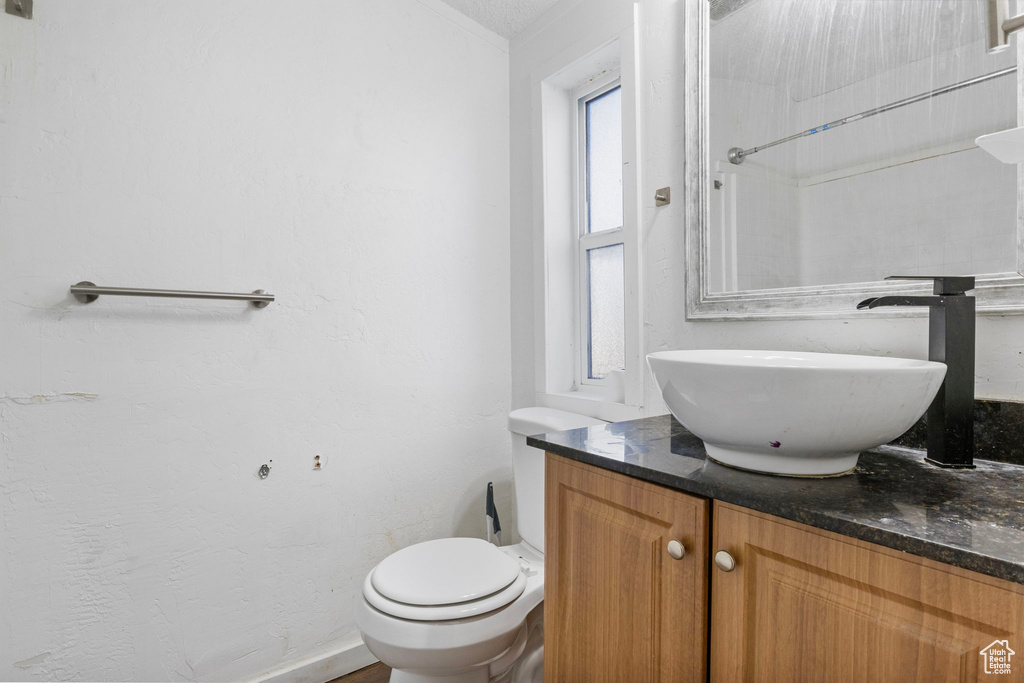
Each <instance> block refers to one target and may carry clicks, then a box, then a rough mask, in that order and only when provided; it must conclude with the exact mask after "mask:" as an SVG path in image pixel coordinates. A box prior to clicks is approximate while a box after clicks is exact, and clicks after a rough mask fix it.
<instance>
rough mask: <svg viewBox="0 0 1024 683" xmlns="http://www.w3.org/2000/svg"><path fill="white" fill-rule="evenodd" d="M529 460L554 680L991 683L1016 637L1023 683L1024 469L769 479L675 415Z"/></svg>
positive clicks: (560, 439) (559, 440) (890, 467)
mask: <svg viewBox="0 0 1024 683" xmlns="http://www.w3.org/2000/svg"><path fill="white" fill-rule="evenodd" d="M529 443H530V445H532V446H535V447H538V448H543V449H545V450H546V451H547V452H548V455H547V473H546V477H547V479H546V482H547V483H546V515H545V518H546V535H547V540H546V562H547V565H546V599H545V629H546V633H545V677H546V678H547V680H555V681H561V682H565V683H571V682H573V681H624V680H629V681H706V680H709V679H710V680H712V681H716V682H721V683H725V682H731V681H819V680H830V681H844V680H860V681H901V682H904V681H922V682H929V683H931V682H938V681H967V680H985V679H987V678H988V676H989V674H986V673H985V666H986V664H988V663H989V662H988V660H987V656H988V655H990V654H991V656H992V662H991V664H992V665H993V666H995V665H996V659H997V655H996V654H994V653H995V650H996V649H998V648H999V647H1002V646H1001V645H1000V644H999V643H995V641H1002V640H1006V641H1007V643H1008V648H1009V649H1011V650H1014V649H1015V650H1017V651H1019V652H1020V653H1021V654H1020V655H1016V656H1012V655H1011V656H1010V673H1008V674H1001V675H999V678H998V680H1009V681H1016V680H1024V650H1022V649H1021V648H1022V647H1024V467H1020V466H1016V465H1010V464H1004V463H993V462H986V461H978V466H977V468H976V469H974V470H971V471H949V470H943V469H939V468H936V467H933V466H931V465H928V464H926V463H924V462H922V461H921V454H920V453H919V452H914V451H910V450H908V449H897V448H892V447H883V448H881V449H878V450H877V451H869V452H866V453H864V454H862V456H861V461H860V464H859V465H858V467H857V470H856V471H855V472H854V473H853V474H850V475H847V476H845V477H837V478H831V479H798V478H782V477H770V476H765V475H758V474H753V473H748V472H743V471H739V470H735V469H730V468H726V467H723V466H721V465H718V464H716V463H714V462H713V461H709V460H707V459H706V456H705V455H704V449H703V445H702V443H701V441H700V440H699V439H697V438H696V437H695V436H693V435H692V434H690V433H689V432H687V431H686V430H685V429H684V428H683V427H682V426H681V425H679V424H678V423H677V422H676V421H675V420H673V419H672V418H671V417H670V416H660V417H654V418H647V419H643V420H634V421H630V422H621V423H616V424H610V425H607V426H601V427H591V428H589V429H579V430H574V431H569V432H560V433H557V434H551V435H542V436H538V437H531V438H530V440H529ZM993 643H995V648H994V649H992V650H990V651H989V653H986V654H982V652H981V651H982V650H983V649H985V648H987V646H989V645H990V644H993ZM1017 657H1019V660H1017ZM1018 662H1019V663H1018Z"/></svg>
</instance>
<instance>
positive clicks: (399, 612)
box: [363, 538, 526, 621]
mask: <svg viewBox="0 0 1024 683" xmlns="http://www.w3.org/2000/svg"><path fill="white" fill-rule="evenodd" d="M525 588H526V576H525V575H524V574H523V571H522V569H521V568H520V564H519V563H518V562H516V561H515V560H514V559H512V557H510V556H509V555H508V554H506V553H504V552H502V551H500V550H498V548H496V547H495V546H493V545H491V544H490V543H487V542H486V541H482V540H480V539H478V538H443V539H439V540H435V541H426V542H424V543H417V544H416V545H413V546H409V547H408V548H403V549H402V550H399V551H398V552H396V553H394V554H392V555H391V556H389V557H387V558H386V559H385V560H384V561H382V562H381V563H380V564H379V565H377V567H376V568H375V569H374V570H373V571H371V572H370V573H369V575H367V577H366V580H365V581H364V582H363V596H364V597H365V598H366V601H367V602H369V603H370V604H371V605H373V606H374V607H375V608H376V609H378V610H380V611H381V612H384V613H385V614H390V615H391V616H395V617H399V618H401V619H412V620H415V621H447V620H451V619H464V618H466V617H471V616H476V615H479V614H484V613H486V612H491V611H494V610H496V609H500V608H502V607H504V606H506V605H508V604H509V603H511V602H513V601H514V600H515V599H516V598H518V597H519V596H520V595H522V593H523V590H524V589H525Z"/></svg>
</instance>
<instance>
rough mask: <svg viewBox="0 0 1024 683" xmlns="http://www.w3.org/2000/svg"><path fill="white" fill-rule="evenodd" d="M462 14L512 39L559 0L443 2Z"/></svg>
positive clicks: (469, 0)
mask: <svg viewBox="0 0 1024 683" xmlns="http://www.w3.org/2000/svg"><path fill="white" fill-rule="evenodd" d="M443 2H444V3H445V4H446V5H449V6H451V7H453V8H455V9H456V10H458V11H459V12H461V13H462V14H465V15H466V16H467V17H469V18H470V19H472V20H473V21H475V22H477V23H478V24H480V25H481V26H483V27H485V28H489V29H490V30H492V31H494V32H495V33H497V34H498V35H500V36H503V37H504V38H508V39H511V38H512V37H513V36H515V35H516V34H517V33H519V32H520V31H522V30H523V29H524V28H526V27H527V26H528V25H529V24H530V22H531V21H533V20H534V19H536V18H537V17H539V16H540V15H542V14H544V12H547V11H548V10H549V9H550V8H551V7H553V6H554V5H555V3H557V2H558V0H443Z"/></svg>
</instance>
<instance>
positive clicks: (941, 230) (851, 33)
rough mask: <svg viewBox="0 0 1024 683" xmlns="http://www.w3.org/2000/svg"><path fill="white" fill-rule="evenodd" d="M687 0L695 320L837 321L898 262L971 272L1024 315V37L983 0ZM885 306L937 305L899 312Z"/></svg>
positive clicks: (985, 299)
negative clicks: (1017, 148)
mask: <svg viewBox="0 0 1024 683" xmlns="http://www.w3.org/2000/svg"><path fill="white" fill-rule="evenodd" d="M686 4H687V12H688V14H687V23H686V27H687V28H686V30H687V33H688V35H687V37H686V38H687V40H686V45H687V48H686V49H687V54H686V58H687V62H686V79H687V92H688V93H691V95H696V96H695V97H694V96H691V97H689V98H688V99H687V105H686V154H687V164H686V167H687V178H686V184H687V193H686V202H687V205H686V217H687V235H686V237H687V241H686V249H687V318H688V319H704V320H728V319H744V320H754V319H785V318H840V317H852V316H855V315H858V314H857V313H855V306H856V303H857V302H858V301H860V300H861V299H863V298H866V297H868V296H875V295H878V294H879V293H880V292H886V293H895V292H900V293H909V292H921V291H928V290H929V289H930V288H929V286H928V285H924V284H922V283H920V282H917V283H911V282H908V283H898V282H891V281H890V282H883V281H882V280H883V278H885V277H887V276H891V275H914V276H921V275H974V276H976V278H977V283H978V286H977V288H976V289H975V290H974V292H973V294H974V295H975V296H976V297H977V299H978V309H979V312H982V313H990V314H1007V313H1018V314H1019V313H1024V277H1022V276H1021V273H1022V272H1024V230H1022V225H1024V222H1022V218H1021V216H1022V213H1024V212H1022V211H1021V210H1020V207H1021V206H1022V196H1024V193H1022V182H1021V177H1020V173H1019V169H1018V165H1017V164H1005V163H1002V162H1000V161H998V160H997V159H996V158H995V157H993V156H991V155H990V154H989V153H988V152H985V151H983V150H982V149H980V148H979V147H978V146H977V144H976V143H975V139H976V138H977V137H979V136H980V135H985V134H988V133H994V132H998V131H1002V130H1006V129H1010V128H1015V127H1017V126H1019V125H1021V123H1020V122H1019V121H1020V119H1021V107H1020V102H1021V99H1022V98H1021V85H1020V83H1021V79H1020V77H1019V75H1018V68H1017V65H1018V63H1019V61H1020V60H1019V56H1020V51H1019V49H1018V47H1017V44H1015V43H1019V42H1020V39H1019V38H1018V39H1017V40H1016V41H1011V46H1010V48H1009V49H1005V50H1002V51H1000V52H994V53H992V52H989V50H988V34H987V31H988V16H987V8H988V0H702V1H701V2H693V3H686ZM886 313H887V314H889V315H915V314H916V315H925V314H926V313H927V312H926V311H923V310H921V311H915V310H910V309H904V310H902V311H888V312H886Z"/></svg>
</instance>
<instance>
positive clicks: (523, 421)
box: [508, 408, 607, 553]
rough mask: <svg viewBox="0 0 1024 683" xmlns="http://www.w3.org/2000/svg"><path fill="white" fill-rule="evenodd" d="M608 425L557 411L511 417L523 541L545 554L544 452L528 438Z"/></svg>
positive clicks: (518, 518) (521, 411)
mask: <svg viewBox="0 0 1024 683" xmlns="http://www.w3.org/2000/svg"><path fill="white" fill-rule="evenodd" d="M603 424H607V423H606V422H604V421H603V420H598V419H597V418H593V417H587V416H585V415H577V414H576V413H569V412H566V411H564V410H555V409H554V408H520V409H518V410H513V411H512V412H511V413H509V414H508V429H509V431H510V432H512V474H513V477H514V478H515V484H516V522H517V523H518V525H519V535H520V536H522V538H523V540H524V541H526V542H527V543H529V544H530V545H532V546H533V547H534V548H536V549H537V550H539V551H540V552H542V553H543V552H544V451H542V450H539V449H537V448H531V447H530V446H527V445H526V437H528V436H533V435H535V434H546V433H549V432H561V431H565V430H566V429H578V428H580V427H592V426H594V425H603Z"/></svg>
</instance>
